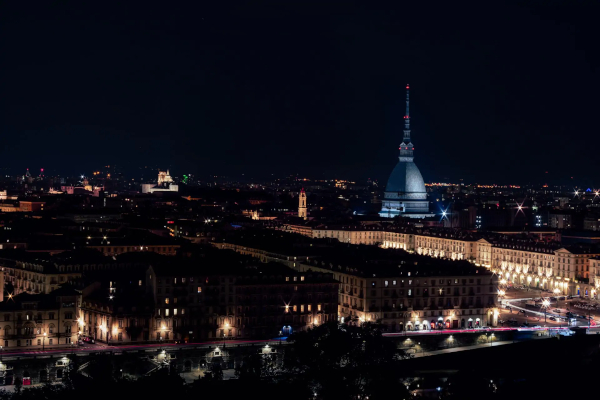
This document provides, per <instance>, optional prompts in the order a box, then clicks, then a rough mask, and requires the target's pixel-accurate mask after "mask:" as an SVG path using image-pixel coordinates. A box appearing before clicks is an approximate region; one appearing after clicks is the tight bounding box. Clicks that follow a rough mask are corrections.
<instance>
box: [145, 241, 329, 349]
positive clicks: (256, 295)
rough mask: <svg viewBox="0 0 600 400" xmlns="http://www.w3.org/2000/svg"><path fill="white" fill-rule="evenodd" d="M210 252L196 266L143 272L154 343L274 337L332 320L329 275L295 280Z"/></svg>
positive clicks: (274, 268)
mask: <svg viewBox="0 0 600 400" xmlns="http://www.w3.org/2000/svg"><path fill="white" fill-rule="evenodd" d="M213 252H214V253H213V254H208V255H207V256H206V258H205V259H204V260H201V262H195V261H190V262H188V263H186V262H179V263H177V264H176V265H172V264H170V265H156V266H153V267H151V268H150V269H149V270H148V272H147V278H146V282H149V284H150V285H151V288H152V289H151V290H152V291H153V293H154V296H155V299H156V309H155V310H154V316H153V319H154V320H155V326H154V331H153V333H152V335H153V337H154V338H155V340H165V341H170V340H182V341H193V340H198V339H224V340H227V339H234V338H242V337H267V336H272V337H275V336H276V335H278V334H279V332H281V333H282V334H289V333H291V332H292V331H296V330H301V329H305V328H307V327H309V326H312V324H314V323H322V322H326V321H329V320H331V319H332V318H337V293H338V286H337V282H335V281H334V280H333V279H332V277H331V274H323V273H315V274H312V273H308V272H307V273H303V274H301V275H300V274H298V272H297V271H294V270H292V269H288V268H286V267H284V266H282V265H280V264H276V265H272V264H262V263H260V262H258V260H255V259H253V258H251V257H247V258H244V259H242V258H240V257H239V256H238V257H231V255H232V254H235V253H233V252H227V251H223V250H221V251H219V250H213ZM286 306H287V307H286Z"/></svg>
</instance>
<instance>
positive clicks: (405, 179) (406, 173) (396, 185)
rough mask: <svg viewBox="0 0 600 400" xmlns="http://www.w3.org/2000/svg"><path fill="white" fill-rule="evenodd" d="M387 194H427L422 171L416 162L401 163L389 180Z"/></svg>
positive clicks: (397, 165) (386, 188)
mask: <svg viewBox="0 0 600 400" xmlns="http://www.w3.org/2000/svg"><path fill="white" fill-rule="evenodd" d="M385 192H386V193H387V192H399V193H427V192H426V191H425V182H423V177H422V176H421V171H419V168H418V167H417V166H416V164H415V163H414V162H412V161H411V162H399V163H398V164H396V168H394V170H393V171H392V174H391V175H390V178H389V179H388V182H387V186H386V187H385Z"/></svg>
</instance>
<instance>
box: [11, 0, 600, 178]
mask: <svg viewBox="0 0 600 400" xmlns="http://www.w3.org/2000/svg"><path fill="white" fill-rule="evenodd" d="M7 3H8V2H3V3H2V6H0V49H2V50H1V56H0V60H1V62H0V94H1V95H0V130H1V132H2V148H1V151H0V167H2V168H7V167H8V168H10V170H11V171H13V172H15V173H17V172H22V171H24V170H25V168H27V167H29V168H30V169H39V168H40V167H44V168H45V169H46V171H56V172H57V173H61V174H78V173H89V172H90V171H92V170H94V169H97V168H100V167H101V166H103V165H106V164H115V163H116V164H117V165H121V166H123V168H124V169H125V172H129V173H132V172H134V171H135V168H137V167H139V166H148V167H151V166H152V167H156V166H160V167H163V168H166V167H170V168H171V171H172V172H173V174H175V175H180V174H184V173H196V174H197V175H198V176H199V177H204V176H208V175H210V174H218V175H223V174H226V175H230V176H241V174H242V173H244V174H246V175H245V176H257V177H266V176H270V174H275V175H274V176H284V175H285V174H299V175H300V176H303V177H304V176H309V177H326V178H351V179H357V180H363V179H366V178H374V179H380V180H383V181H385V180H387V176H388V175H389V173H390V172H391V170H392V168H393V167H394V165H395V163H396V161H397V158H396V157H397V155H398V144H399V143H400V141H401V138H402V129H403V119H402V116H403V114H404V97H405V92H404V86H405V84H406V83H407V82H408V83H410V85H411V120H412V127H411V128H412V137H413V143H414V144H415V147H416V158H415V162H416V163H417V165H418V166H419V168H420V169H421V172H422V174H423V177H424V179H425V181H430V182H431V181H451V182H457V181H458V180H459V179H461V178H462V179H464V180H465V181H466V182H474V181H477V182H481V183H490V182H497V183H500V182H502V183H527V182H542V183H543V181H552V182H558V181H566V180H568V179H569V178H570V177H571V176H573V177H574V182H575V183H578V184H582V185H587V184H593V183H594V182H596V183H597V184H598V185H597V186H600V179H598V171H599V169H600V168H599V167H600V161H599V160H600V158H599V157H598V156H597V153H598V147H599V145H600V134H598V121H597V120H598V110H599V106H600V104H599V103H600V102H599V101H598V93H599V89H600V87H599V86H600V85H599V79H598V75H599V71H598V67H599V63H600V56H599V52H598V49H599V47H598V38H599V37H600V28H599V27H598V26H599V24H598V23H597V20H596V19H597V16H598V11H600V9H599V7H598V6H596V4H598V2H593V1H588V2H584V1H582V2H575V1H563V2H559V1H529V2H522V1H521V2H514V3H512V2H478V3H473V6H462V5H460V3H462V2H427V4H428V6H427V7H424V8H420V7H418V6H414V5H413V6H407V5H406V4H403V3H404V2H397V3H399V4H397V5H396V6H391V7H387V8H383V7H374V6H373V7H371V6H369V5H364V4H363V5H358V3H350V2H349V3H342V2H340V3H335V4H334V3H327V2H325V3H318V5H315V6H309V5H308V3H307V2H278V3H286V4H287V5H269V4H267V3H261V2H247V3H231V4H245V5H231V4H229V5H227V6H226V7H225V6H223V8H218V7H219V6H215V5H214V4H212V5H210V6H208V5H206V6H203V5H202V6H199V5H196V6H193V5H190V4H194V3H199V4H202V3H217V4H221V5H223V4H222V3H226V2H185V3H188V4H187V5H183V2H182V3H179V2H148V3H147V4H146V5H145V6H143V7H140V6H133V5H132V6H109V5H105V4H106V3H104V2H87V1H86V2H81V1H71V2H69V1H64V2H63V1H61V2H47V3H53V4H52V5H45V6H40V5H38V6H37V7H36V8H34V7H32V6H31V5H28V4H30V3H28V2H23V1H19V2H14V3H17V4H16V5H8V4H7ZM26 3H27V4H26ZM37 3H40V4H41V3H42V2H37ZM82 3H85V4H82ZM109 3H111V4H113V3H112V2H109ZM132 3H135V4H136V5H138V4H145V3H143V2H132ZM175 3H179V4H180V5H174V4H175ZM292 3H293V4H294V5H292ZM364 3H369V2H364ZM415 3H416V4H423V3H425V2H415ZM492 3H493V4H492ZM501 3H502V4H503V5H502V6H500V4H501ZM519 3H528V4H527V5H526V6H525V5H519ZM548 3H549V4H548ZM273 4H277V3H273ZM314 4H317V3H314ZM342 4H343V5H342ZM352 4H354V5H352ZM462 4H464V3H462ZM442 5H443V6H442ZM545 171H548V174H546V173H545Z"/></svg>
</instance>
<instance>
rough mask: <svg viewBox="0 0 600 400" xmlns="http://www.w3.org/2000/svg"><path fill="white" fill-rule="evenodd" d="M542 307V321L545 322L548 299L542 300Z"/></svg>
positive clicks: (548, 305) (548, 304)
mask: <svg viewBox="0 0 600 400" xmlns="http://www.w3.org/2000/svg"><path fill="white" fill-rule="evenodd" d="M542 307H543V308H544V323H545V322H546V313H547V312H548V307H550V300H548V299H544V300H543V301H542Z"/></svg>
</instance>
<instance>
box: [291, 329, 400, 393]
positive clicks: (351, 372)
mask: <svg viewBox="0 0 600 400" xmlns="http://www.w3.org/2000/svg"><path fill="white" fill-rule="evenodd" d="M293 340H294V343H293V344H292V345H291V346H289V348H288V349H287V350H286V352H285V358H284V371H285V375H286V376H287V377H288V379H292V380H294V379H302V380H304V382H305V383H306V385H307V386H308V387H309V388H310V389H311V391H312V392H313V395H316V396H317V397H319V398H325V399H328V398H331V399H340V398H347V399H349V398H357V396H360V397H361V398H364V397H365V396H368V397H369V398H370V399H379V398H384V397H389V393H394V394H395V395H399V396H400V398H402V395H406V397H408V392H407V390H406V387H405V386H404V385H402V384H401V382H400V380H399V378H398V377H397V376H395V368H394V367H395V362H396V361H397V360H398V359H399V358H400V356H401V354H402V352H401V351H400V350H398V349H397V347H396V345H395V344H394V343H393V342H392V341H390V340H387V339H385V338H383V336H382V335H381V327H380V325H378V324H374V323H364V324H361V325H360V326H355V325H349V324H341V325H340V324H338V323H336V322H330V323H326V324H323V325H320V326H317V327H315V328H312V329H309V330H308V331H305V332H300V333H297V334H295V335H294V336H293Z"/></svg>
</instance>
